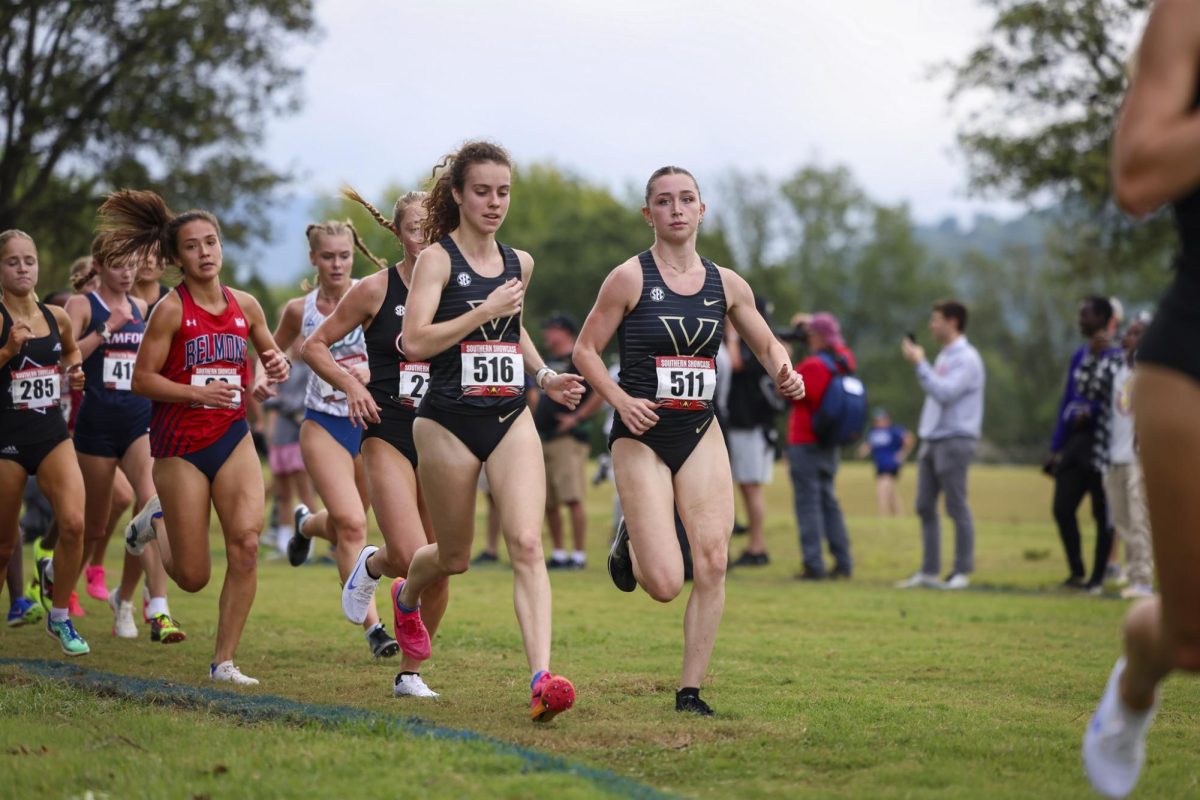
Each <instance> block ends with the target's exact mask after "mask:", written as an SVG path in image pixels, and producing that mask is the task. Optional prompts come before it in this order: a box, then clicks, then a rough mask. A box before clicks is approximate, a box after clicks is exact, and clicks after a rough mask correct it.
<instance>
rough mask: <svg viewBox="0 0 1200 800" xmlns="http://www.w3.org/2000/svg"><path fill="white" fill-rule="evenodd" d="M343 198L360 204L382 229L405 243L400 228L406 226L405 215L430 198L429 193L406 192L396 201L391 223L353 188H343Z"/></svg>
mask: <svg viewBox="0 0 1200 800" xmlns="http://www.w3.org/2000/svg"><path fill="white" fill-rule="evenodd" d="M342 197H344V198H346V199H347V200H353V201H354V202H355V203H358V204H359V205H360V206H362V207H363V208H365V209H366V210H367V213H368V214H370V215H371V218H372V219H373V220H375V221H376V222H377V223H379V226H380V227H381V228H385V229H387V230H389V231H391V232H392V235H393V236H395V237H396V238H397V239H398V240H400V241H403V240H402V239H400V228H401V226H403V225H404V213H405V212H406V211H408V209H409V208H410V207H412V206H415V205H418V204H419V203H424V202H425V200H426V198H428V197H429V192H405V193H404V194H402V195H400V198H399V199H398V200H397V201H396V204H395V205H394V206H392V219H391V222H389V221H388V220H387V218H386V217H384V216H383V214H381V213H380V212H379V209H377V208H376V207H375V206H373V205H371V204H370V203H369V202H367V201H366V199H365V198H363V196H362V195H361V194H359V193H358V192H356V191H354V189H353V188H352V187H350V186H345V187H342Z"/></svg>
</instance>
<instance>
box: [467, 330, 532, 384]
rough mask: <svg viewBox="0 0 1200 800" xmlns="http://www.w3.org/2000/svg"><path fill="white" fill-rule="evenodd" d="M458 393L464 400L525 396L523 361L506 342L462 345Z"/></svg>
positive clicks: (517, 349)
mask: <svg viewBox="0 0 1200 800" xmlns="http://www.w3.org/2000/svg"><path fill="white" fill-rule="evenodd" d="M459 352H460V353H461V355H462V390H463V394H464V395H466V396H467V397H520V396H521V395H522V394H524V393H525V358H524V357H523V356H522V355H521V345H519V344H516V343H510V342H463V343H462V344H461V345H459Z"/></svg>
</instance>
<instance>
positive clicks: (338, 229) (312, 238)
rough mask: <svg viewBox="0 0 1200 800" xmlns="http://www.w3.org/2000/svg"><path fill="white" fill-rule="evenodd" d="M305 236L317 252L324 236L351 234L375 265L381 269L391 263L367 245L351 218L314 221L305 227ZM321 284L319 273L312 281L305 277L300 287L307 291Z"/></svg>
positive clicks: (355, 242)
mask: <svg viewBox="0 0 1200 800" xmlns="http://www.w3.org/2000/svg"><path fill="white" fill-rule="evenodd" d="M304 236H305V237H306V238H307V239H308V249H309V250H310V251H312V252H316V249H317V243H318V242H320V241H321V237H322V236H349V237H350V239H351V241H353V242H354V246H355V247H356V248H358V250H359V252H361V253H362V254H363V255H364V256H366V257H367V259H368V260H369V261H371V262H372V263H373V264H375V266H377V267H379V268H380V269H387V267H388V266H389V264H388V263H387V261H386V260H385V259H382V258H379V257H378V256H376V255H375V254H374V253H372V252H371V250H370V249H369V248H368V247H367V245H366V244H365V243H364V242H363V240H362V239H361V238H360V237H359V235H358V231H357V230H355V228H354V223H353V222H351V221H350V220H345V221H344V222H343V221H342V220H337V219H331V220H326V221H325V222H314V223H313V224H311V225H309V226H308V227H307V228H305V229H304ZM320 285H321V274H320V273H317V275H316V277H314V278H313V279H312V280H311V281H309V279H308V278H305V279H304V280H303V281H301V282H300V288H301V289H303V290H304V291H306V292H311V291H312V290H313V289H316V288H317V287H318V286H320Z"/></svg>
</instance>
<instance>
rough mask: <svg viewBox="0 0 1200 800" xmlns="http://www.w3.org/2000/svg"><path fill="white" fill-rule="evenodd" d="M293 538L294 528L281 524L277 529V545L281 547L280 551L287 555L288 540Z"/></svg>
mask: <svg viewBox="0 0 1200 800" xmlns="http://www.w3.org/2000/svg"><path fill="white" fill-rule="evenodd" d="M291 540H292V529H291V528H290V527H285V526H283V525H280V526H279V527H278V528H276V529H275V546H276V547H278V548H279V552H281V553H283V554H284V555H287V546H288V542H290V541H291Z"/></svg>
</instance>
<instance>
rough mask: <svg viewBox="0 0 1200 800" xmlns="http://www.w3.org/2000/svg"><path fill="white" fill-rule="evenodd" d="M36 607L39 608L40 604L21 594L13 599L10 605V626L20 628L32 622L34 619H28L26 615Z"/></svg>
mask: <svg viewBox="0 0 1200 800" xmlns="http://www.w3.org/2000/svg"><path fill="white" fill-rule="evenodd" d="M34 608H38V605H37V604H36V603H34V602H33V601H32V600H30V599H29V598H28V597H25V596H21V597H18V598H17V599H16V600H13V603H12V605H11V606H9V607H8V627H10V628H19V627H20V626H22V625H25V624H27V623H30V622H32V621H33V620H31V619H26V615H28V614H29V612H30V610H31V609H34Z"/></svg>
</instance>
